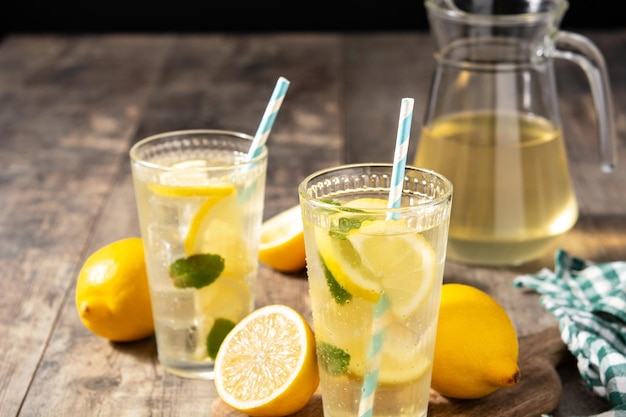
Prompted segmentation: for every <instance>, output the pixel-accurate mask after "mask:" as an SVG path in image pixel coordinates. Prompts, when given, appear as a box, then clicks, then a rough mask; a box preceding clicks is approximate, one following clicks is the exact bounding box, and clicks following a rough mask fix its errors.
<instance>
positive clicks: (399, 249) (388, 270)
mask: <svg viewBox="0 0 626 417" xmlns="http://www.w3.org/2000/svg"><path fill="white" fill-rule="evenodd" d="M347 240H348V241H349V242H350V243H351V244H352V246H353V248H354V251H355V252H357V253H358V254H359V255H360V258H361V262H362V263H363V267H364V268H362V269H366V270H368V271H372V274H373V275H374V276H376V277H377V278H378V280H379V283H380V286H381V287H382V290H383V291H384V293H385V294H386V295H387V297H388V298H389V301H390V304H391V310H392V311H393V312H394V314H396V315H397V316H399V317H400V318H405V317H408V316H409V315H411V314H412V313H413V312H414V311H415V310H417V308H418V307H419V306H420V305H421V304H422V302H423V301H424V299H425V298H426V297H427V296H428V294H429V292H430V290H431V289H432V285H433V281H434V278H435V252H434V251H433V249H432V247H431V246H430V244H429V243H428V242H427V241H426V239H424V237H423V236H422V235H420V234H418V233H417V232H415V231H410V229H408V228H407V226H406V224H405V221H404V220H402V219H401V220H376V221H373V222H365V223H363V224H362V225H361V227H360V228H359V229H358V230H355V231H353V233H350V234H349V235H348V236H347Z"/></svg>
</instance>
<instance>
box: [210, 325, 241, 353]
mask: <svg viewBox="0 0 626 417" xmlns="http://www.w3.org/2000/svg"><path fill="white" fill-rule="evenodd" d="M234 327H235V322H234V321H232V320H228V319H221V318H220V319H215V323H213V327H211V331H210V332H209V334H208V336H207V337H206V350H207V353H208V354H209V357H210V358H211V359H213V360H215V358H216V357H217V351H218V350H220V346H222V342H223V341H224V339H225V338H226V335H227V334H228V333H230V331H231V330H232V329H233V328H234Z"/></svg>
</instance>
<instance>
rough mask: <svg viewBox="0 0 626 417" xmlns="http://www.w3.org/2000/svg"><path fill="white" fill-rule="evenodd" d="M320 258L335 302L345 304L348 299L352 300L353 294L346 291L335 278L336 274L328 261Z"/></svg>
mask: <svg viewBox="0 0 626 417" xmlns="http://www.w3.org/2000/svg"><path fill="white" fill-rule="evenodd" d="M320 260H321V262H322V269H323V270H324V277H325V278H326V284H328V289H329V290H330V294H331V295H332V296H333V298H334V299H335V302H336V303H337V304H339V305H340V306H342V305H344V304H345V303H347V302H348V301H350V300H352V294H350V293H349V292H348V291H346V289H345V288H343V287H342V286H341V285H340V284H339V283H338V282H337V280H336V279H335V276H334V275H333V273H332V272H330V269H328V267H327V266H326V262H324V259H323V258H322V257H321V256H320Z"/></svg>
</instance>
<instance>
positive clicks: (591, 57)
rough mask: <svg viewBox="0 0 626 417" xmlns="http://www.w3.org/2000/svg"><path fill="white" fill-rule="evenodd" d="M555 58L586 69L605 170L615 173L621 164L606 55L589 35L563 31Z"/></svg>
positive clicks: (557, 41)
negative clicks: (618, 159) (618, 162)
mask: <svg viewBox="0 0 626 417" xmlns="http://www.w3.org/2000/svg"><path fill="white" fill-rule="evenodd" d="M555 47H556V49H555V50H553V51H552V55H553V56H554V57H555V58H561V59H567V60H569V61H572V62H574V63H576V64H578V66H580V67H581V68H582V70H583V71H584V73H585V75H586V76H587V79H588V81H589V85H590V87H591V96H592V98H593V103H594V107H595V109H596V120H597V123H598V133H599V148H600V158H601V161H602V171H604V172H612V171H614V170H615V167H616V165H617V147H616V139H615V126H614V113H613V97H612V94H611V87H610V82H609V75H608V72H607V69H606V64H605V62H604V56H603V55H602V53H601V52H600V50H599V49H598V47H597V46H596V45H595V44H594V43H593V42H591V41H590V40H589V39H588V38H586V37H585V36H582V35H580V34H578V33H572V32H568V31H559V32H558V33H557V35H556V39H555Z"/></svg>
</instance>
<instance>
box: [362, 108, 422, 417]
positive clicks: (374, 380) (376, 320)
mask: <svg viewBox="0 0 626 417" xmlns="http://www.w3.org/2000/svg"><path fill="white" fill-rule="evenodd" d="M413 103H414V100H413V99H412V98H404V99H402V105H401V106H400V118H399V121H398V135H397V137H396V148H395V152H394V158H393V169H392V171H391V185H390V187H389V201H388V204H387V207H388V208H398V207H400V201H401V198H402V184H403V182H404V168H405V166H406V155H407V151H408V149H409V134H410V132H411V120H412V118H413ZM397 217H398V216H397V213H388V214H387V219H388V220H390V219H392V220H393V219H397ZM388 310H389V299H388V298H387V296H386V295H385V294H383V295H382V296H381V297H380V299H379V300H378V302H377V303H376V305H375V306H374V313H373V318H372V340H371V342H370V346H369V350H368V353H367V372H366V373H365V377H364V378H363V387H362V390H361V401H360V402H359V417H372V415H373V414H374V397H375V395H376V385H377V384H378V374H379V373H380V361H381V357H382V347H383V336H384V334H385V330H386V327H387V320H388V314H387V311H388Z"/></svg>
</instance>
